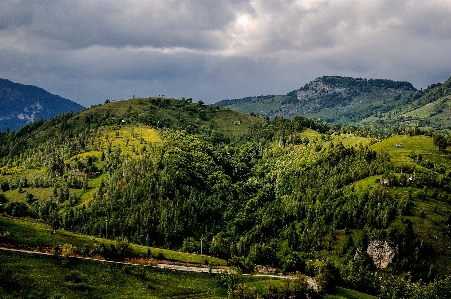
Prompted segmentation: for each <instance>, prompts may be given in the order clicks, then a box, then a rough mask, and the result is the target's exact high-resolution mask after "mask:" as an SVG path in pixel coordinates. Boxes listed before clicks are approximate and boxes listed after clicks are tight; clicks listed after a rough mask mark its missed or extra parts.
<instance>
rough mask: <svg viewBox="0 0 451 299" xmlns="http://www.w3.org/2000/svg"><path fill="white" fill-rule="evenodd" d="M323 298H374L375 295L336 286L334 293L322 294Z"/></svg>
mask: <svg viewBox="0 0 451 299" xmlns="http://www.w3.org/2000/svg"><path fill="white" fill-rule="evenodd" d="M324 299H376V297H375V296H371V295H367V294H363V293H360V292H357V291H353V290H349V289H346V288H341V287H336V288H335V293H333V294H330V295H326V296H324Z"/></svg>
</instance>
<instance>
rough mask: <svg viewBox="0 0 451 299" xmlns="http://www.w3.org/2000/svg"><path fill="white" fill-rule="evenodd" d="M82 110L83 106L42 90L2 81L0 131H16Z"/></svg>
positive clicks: (0, 89)
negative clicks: (63, 114)
mask: <svg viewBox="0 0 451 299" xmlns="http://www.w3.org/2000/svg"><path fill="white" fill-rule="evenodd" d="M81 109H83V106H81V105H79V104H77V103H75V102H72V101H70V100H67V99H64V98H62V97H60V96H57V95H53V94H51V93H49V92H47V91H45V90H44V89H42V88H39V87H36V86H32V85H23V84H18V83H13V82H11V81H9V80H5V79H0V131H6V130H7V129H10V130H13V131H14V130H17V129H19V128H20V127H22V126H24V125H26V124H29V123H32V122H34V121H37V120H40V119H50V118H52V117H54V116H57V115H59V114H61V113H64V112H69V111H72V112H74V113H75V112H78V111H80V110H81Z"/></svg>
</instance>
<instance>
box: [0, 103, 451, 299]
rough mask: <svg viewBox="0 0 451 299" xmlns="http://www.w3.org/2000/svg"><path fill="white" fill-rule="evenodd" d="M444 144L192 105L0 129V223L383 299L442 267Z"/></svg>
mask: <svg viewBox="0 0 451 299" xmlns="http://www.w3.org/2000/svg"><path fill="white" fill-rule="evenodd" d="M449 144H450V140H449V138H448V137H447V136H445V135H440V134H436V133H434V132H432V131H430V130H428V131H424V130H421V129H420V128H418V127H411V128H409V127H397V128H396V129H393V130H392V131H390V132H385V133H383V134H382V133H380V132H377V131H375V132H369V131H368V130H363V129H362V130H361V129H358V128H356V127H344V126H338V125H335V126H333V125H330V124H327V123H325V122H322V121H317V120H311V119H307V118H305V117H302V116H296V117H293V118H292V119H285V118H281V117H275V118H274V119H272V120H269V119H265V118H259V117H256V116H251V115H248V114H244V113H241V112H236V111H232V110H230V109H226V108H223V107H219V106H214V105H205V104H204V103H202V102H198V103H193V102H192V100H191V99H181V100H176V99H166V98H140V99H133V100H128V101H120V102H114V103H105V104H104V105H99V106H97V107H93V108H90V109H85V110H83V111H81V112H79V113H77V114H74V115H73V114H71V113H66V114H63V115H60V116H58V117H56V118H53V119H51V120H49V121H42V122H35V123H33V124H32V125H29V126H26V127H24V128H23V129H21V130H19V131H17V132H11V133H0V170H1V172H0V187H1V190H2V191H1V192H0V213H4V214H7V215H10V216H14V217H32V218H36V219H39V220H40V221H43V222H46V223H48V224H49V225H51V226H52V227H53V228H54V229H60V228H62V229H65V230H68V231H73V232H77V233H83V234H88V235H93V236H100V237H108V238H110V239H116V238H120V239H121V240H124V239H125V240H128V241H131V242H135V243H139V244H143V245H147V246H154V247H157V246H158V247H164V248H170V249H175V250H181V251H185V252H196V251H200V244H202V245H203V253H206V254H210V255H214V256H218V257H221V258H224V259H227V260H228V263H229V265H232V266H235V267H238V268H240V269H241V270H242V271H244V272H251V271H253V270H254V269H255V266H256V265H270V266H272V267H277V268H279V269H281V270H282V271H283V272H285V273H296V272H301V273H304V274H307V275H310V276H312V277H315V279H316V280H317V281H318V282H319V283H320V286H321V288H322V289H323V290H328V289H329V290H330V289H331V288H332V287H333V286H334V285H344V286H347V287H349V288H352V289H358V290H361V291H363V292H366V293H372V294H380V293H381V292H383V291H384V290H389V291H390V290H392V289H387V288H385V289H384V288H382V286H386V285H387V284H388V285H389V284H390V283H392V282H393V281H394V278H393V277H394V276H401V277H402V276H403V275H404V274H407V273H409V274H408V275H410V276H409V278H408V279H409V281H410V280H411V281H416V282H418V281H422V282H432V281H434V280H435V279H443V278H444V276H445V275H447V274H449V273H450V271H451V258H450V257H451V249H450V247H449V241H450V236H451V205H450V203H451V196H450V193H451V171H450V169H451V158H450V155H449V152H448V149H449V147H448V145H449ZM0 217H1V216H0ZM106 223H107V226H108V228H106ZM0 229H1V228H0ZM1 236H2V237H1ZM0 238H3V239H2V240H5V239H7V238H8V236H7V234H6V233H5V232H2V231H0ZM80 250H81V249H80ZM83 250H85V249H83ZM89 250H90V248H87V249H86V250H85V251H87V252H89ZM103 250H105V251H106V250H109V251H110V252H114V250H116V249H115V248H113V247H110V248H104V249H103ZM404 282H405V281H404ZM401 283H403V282H402V281H401V282H400V285H401ZM393 287H396V285H395V286H393ZM408 297H409V296H407V295H406V296H405V297H404V298H408ZM382 298H397V296H394V295H393V296H391V297H390V296H388V295H387V296H386V297H382Z"/></svg>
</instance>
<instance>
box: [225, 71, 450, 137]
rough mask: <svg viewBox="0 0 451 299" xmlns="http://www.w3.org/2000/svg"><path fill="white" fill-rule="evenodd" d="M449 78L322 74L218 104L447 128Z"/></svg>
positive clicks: (340, 119)
mask: <svg viewBox="0 0 451 299" xmlns="http://www.w3.org/2000/svg"><path fill="white" fill-rule="evenodd" d="M450 84H451V79H450V80H447V81H446V82H445V83H443V84H441V83H438V84H432V85H430V86H429V87H428V88H427V89H425V90H416V89H415V88H414V87H413V86H412V85H411V84H410V83H408V82H396V81H391V80H383V79H368V80H367V79H361V78H349V77H339V76H325V77H320V78H317V79H315V80H314V81H311V82H309V83H307V84H306V85H305V86H304V87H302V88H300V89H298V90H294V91H291V92H289V93H287V94H286V95H268V96H256V97H247V98H243V99H233V100H224V101H220V102H218V105H220V106H223V107H228V108H231V109H234V110H237V111H244V112H247V113H256V114H262V115H266V116H268V117H270V118H274V117H275V116H282V117H288V118H292V117H294V116H296V115H302V116H305V117H309V118H313V119H322V120H324V121H327V122H329V123H338V124H365V125H370V126H375V125H378V126H381V127H383V128H388V130H391V128H392V127H393V126H399V125H404V126H418V127H421V128H425V129H427V128H430V129H435V130H444V131H448V130H449V128H450V109H449V100H450V96H451V88H450Z"/></svg>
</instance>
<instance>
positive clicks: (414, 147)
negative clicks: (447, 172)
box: [371, 135, 451, 166]
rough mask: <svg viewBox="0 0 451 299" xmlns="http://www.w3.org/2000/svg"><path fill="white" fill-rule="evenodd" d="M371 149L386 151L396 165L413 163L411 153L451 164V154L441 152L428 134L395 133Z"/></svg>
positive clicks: (424, 158)
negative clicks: (409, 134)
mask: <svg viewBox="0 0 451 299" xmlns="http://www.w3.org/2000/svg"><path fill="white" fill-rule="evenodd" d="M396 144H402V147H396ZM371 149H373V150H375V151H378V152H380V151H384V152H386V153H387V154H388V155H389V156H390V160H391V161H392V162H393V163H394V164H395V165H396V166H402V165H409V164H412V163H413V160H412V159H411V158H410V157H409V156H408V155H409V154H411V153H416V154H420V155H422V156H423V160H426V159H427V160H431V161H433V162H440V163H444V164H448V165H451V160H450V158H449V156H448V155H447V154H446V153H442V152H440V151H439V150H438V148H437V147H436V146H435V145H434V142H433V140H432V138H431V137H428V136H423V135H419V136H408V135H395V136H392V137H390V138H387V139H385V140H383V141H381V142H378V143H376V144H374V145H372V146H371Z"/></svg>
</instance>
